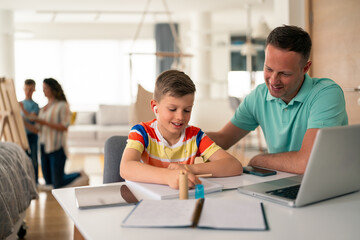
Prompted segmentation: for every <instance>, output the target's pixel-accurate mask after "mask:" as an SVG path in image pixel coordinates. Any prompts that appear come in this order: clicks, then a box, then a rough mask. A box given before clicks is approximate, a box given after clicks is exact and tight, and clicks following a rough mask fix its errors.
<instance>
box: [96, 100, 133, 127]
mask: <svg viewBox="0 0 360 240" xmlns="http://www.w3.org/2000/svg"><path fill="white" fill-rule="evenodd" d="M96 121H97V124H98V125H129V106H128V105H100V106H99V110H98V112H97V113H96Z"/></svg>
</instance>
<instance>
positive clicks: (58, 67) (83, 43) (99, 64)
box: [15, 40, 155, 110]
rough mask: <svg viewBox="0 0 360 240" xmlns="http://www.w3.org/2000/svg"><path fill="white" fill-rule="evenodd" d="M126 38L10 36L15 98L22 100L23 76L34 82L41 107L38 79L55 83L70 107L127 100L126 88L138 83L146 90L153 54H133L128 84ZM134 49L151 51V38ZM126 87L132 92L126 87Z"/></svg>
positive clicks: (128, 43)
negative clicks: (32, 37)
mask: <svg viewBox="0 0 360 240" xmlns="http://www.w3.org/2000/svg"><path fill="white" fill-rule="evenodd" d="M131 44H132V41H131V40H128V41H117V40H16V42H15V85H16V90H17V96H18V99H19V100H21V99H23V98H24V92H23V83H24V80H25V79H27V78H32V79H34V80H35V81H36V82H37V86H36V89H37V91H36V92H35V93H34V96H33V97H34V100H35V101H36V102H38V103H39V105H40V106H44V105H45V104H46V102H47V99H46V98H45V97H44V94H43V92H42V81H43V80H44V78H48V77H52V78H55V79H56V80H58V81H59V83H60V84H61V85H62V87H63V89H64V91H65V94H66V96H67V98H68V100H69V103H70V106H71V108H72V110H74V109H75V110H83V109H93V108H96V107H97V106H98V105H99V104H130V102H131V92H132V93H136V89H135V90H133V88H131V86H136V83H140V84H142V85H143V86H144V87H145V88H146V89H148V90H150V91H152V90H153V86H154V82H155V57H154V56H151V55H150V56H148V55H137V56H136V57H134V58H133V68H132V70H133V71H132V76H133V77H132V79H133V83H132V84H131V82H130V80H131V79H130V66H129V54H128V53H129V49H130V46H131ZM134 51H135V52H144V53H153V52H155V41H154V40H138V41H137V42H136V44H135V46H134ZM130 90H132V91H130Z"/></svg>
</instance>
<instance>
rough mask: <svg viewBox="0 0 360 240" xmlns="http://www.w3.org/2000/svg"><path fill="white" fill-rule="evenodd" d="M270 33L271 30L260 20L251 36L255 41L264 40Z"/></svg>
mask: <svg viewBox="0 0 360 240" xmlns="http://www.w3.org/2000/svg"><path fill="white" fill-rule="evenodd" d="M270 32H271V29H270V28H269V26H268V25H267V24H266V22H265V20H264V19H263V18H261V19H260V21H259V22H258V24H257V25H256V27H255V28H254V30H253V32H252V34H251V36H252V37H253V38H255V39H266V38H267V36H268V35H269V33H270Z"/></svg>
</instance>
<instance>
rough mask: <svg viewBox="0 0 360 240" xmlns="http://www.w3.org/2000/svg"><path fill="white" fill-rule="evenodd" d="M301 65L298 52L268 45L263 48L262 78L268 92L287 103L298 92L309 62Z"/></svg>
mask: <svg viewBox="0 0 360 240" xmlns="http://www.w3.org/2000/svg"><path fill="white" fill-rule="evenodd" d="M303 65H304V64H303V63H302V57H301V54H300V53H297V52H293V51H287V50H283V49H279V48H276V47H274V46H272V45H268V46H267V47H266V49H265V63H264V79H265V83H266V86H267V87H268V89H269V92H270V94H271V95H272V96H273V97H276V98H280V99H282V100H283V101H284V102H285V103H286V104H287V103H289V102H290V101H291V99H293V98H294V97H295V96H296V94H297V93H298V92H299V90H300V88H301V85H302V83H303V82H304V74H305V73H306V72H307V71H308V70H309V68H310V65H311V62H310V61H309V62H307V63H306V64H305V66H303Z"/></svg>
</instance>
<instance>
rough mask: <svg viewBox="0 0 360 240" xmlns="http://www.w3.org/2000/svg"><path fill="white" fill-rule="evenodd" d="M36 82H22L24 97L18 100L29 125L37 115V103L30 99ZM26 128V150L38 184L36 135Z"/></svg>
mask: <svg viewBox="0 0 360 240" xmlns="http://www.w3.org/2000/svg"><path fill="white" fill-rule="evenodd" d="M35 88H36V83H35V81H34V80H33V79H26V80H25V83H24V92H25V99H24V100H23V101H21V102H20V107H21V114H22V116H23V117H24V118H25V121H26V122H28V123H29V124H31V125H34V124H35V122H34V121H32V120H31V119H32V118H36V117H37V116H38V115H39V110H40V109H39V105H38V104H37V103H36V102H35V101H34V100H33V99H32V95H33V93H34V92H35ZM25 130H26V136H27V139H28V142H29V148H30V149H28V151H27V152H26V153H27V154H28V156H29V157H30V158H31V161H32V164H33V166H34V171H35V181H36V184H38V183H39V182H38V175H39V162H38V135H37V134H36V133H33V132H31V131H30V130H29V129H28V128H26V129H25Z"/></svg>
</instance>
